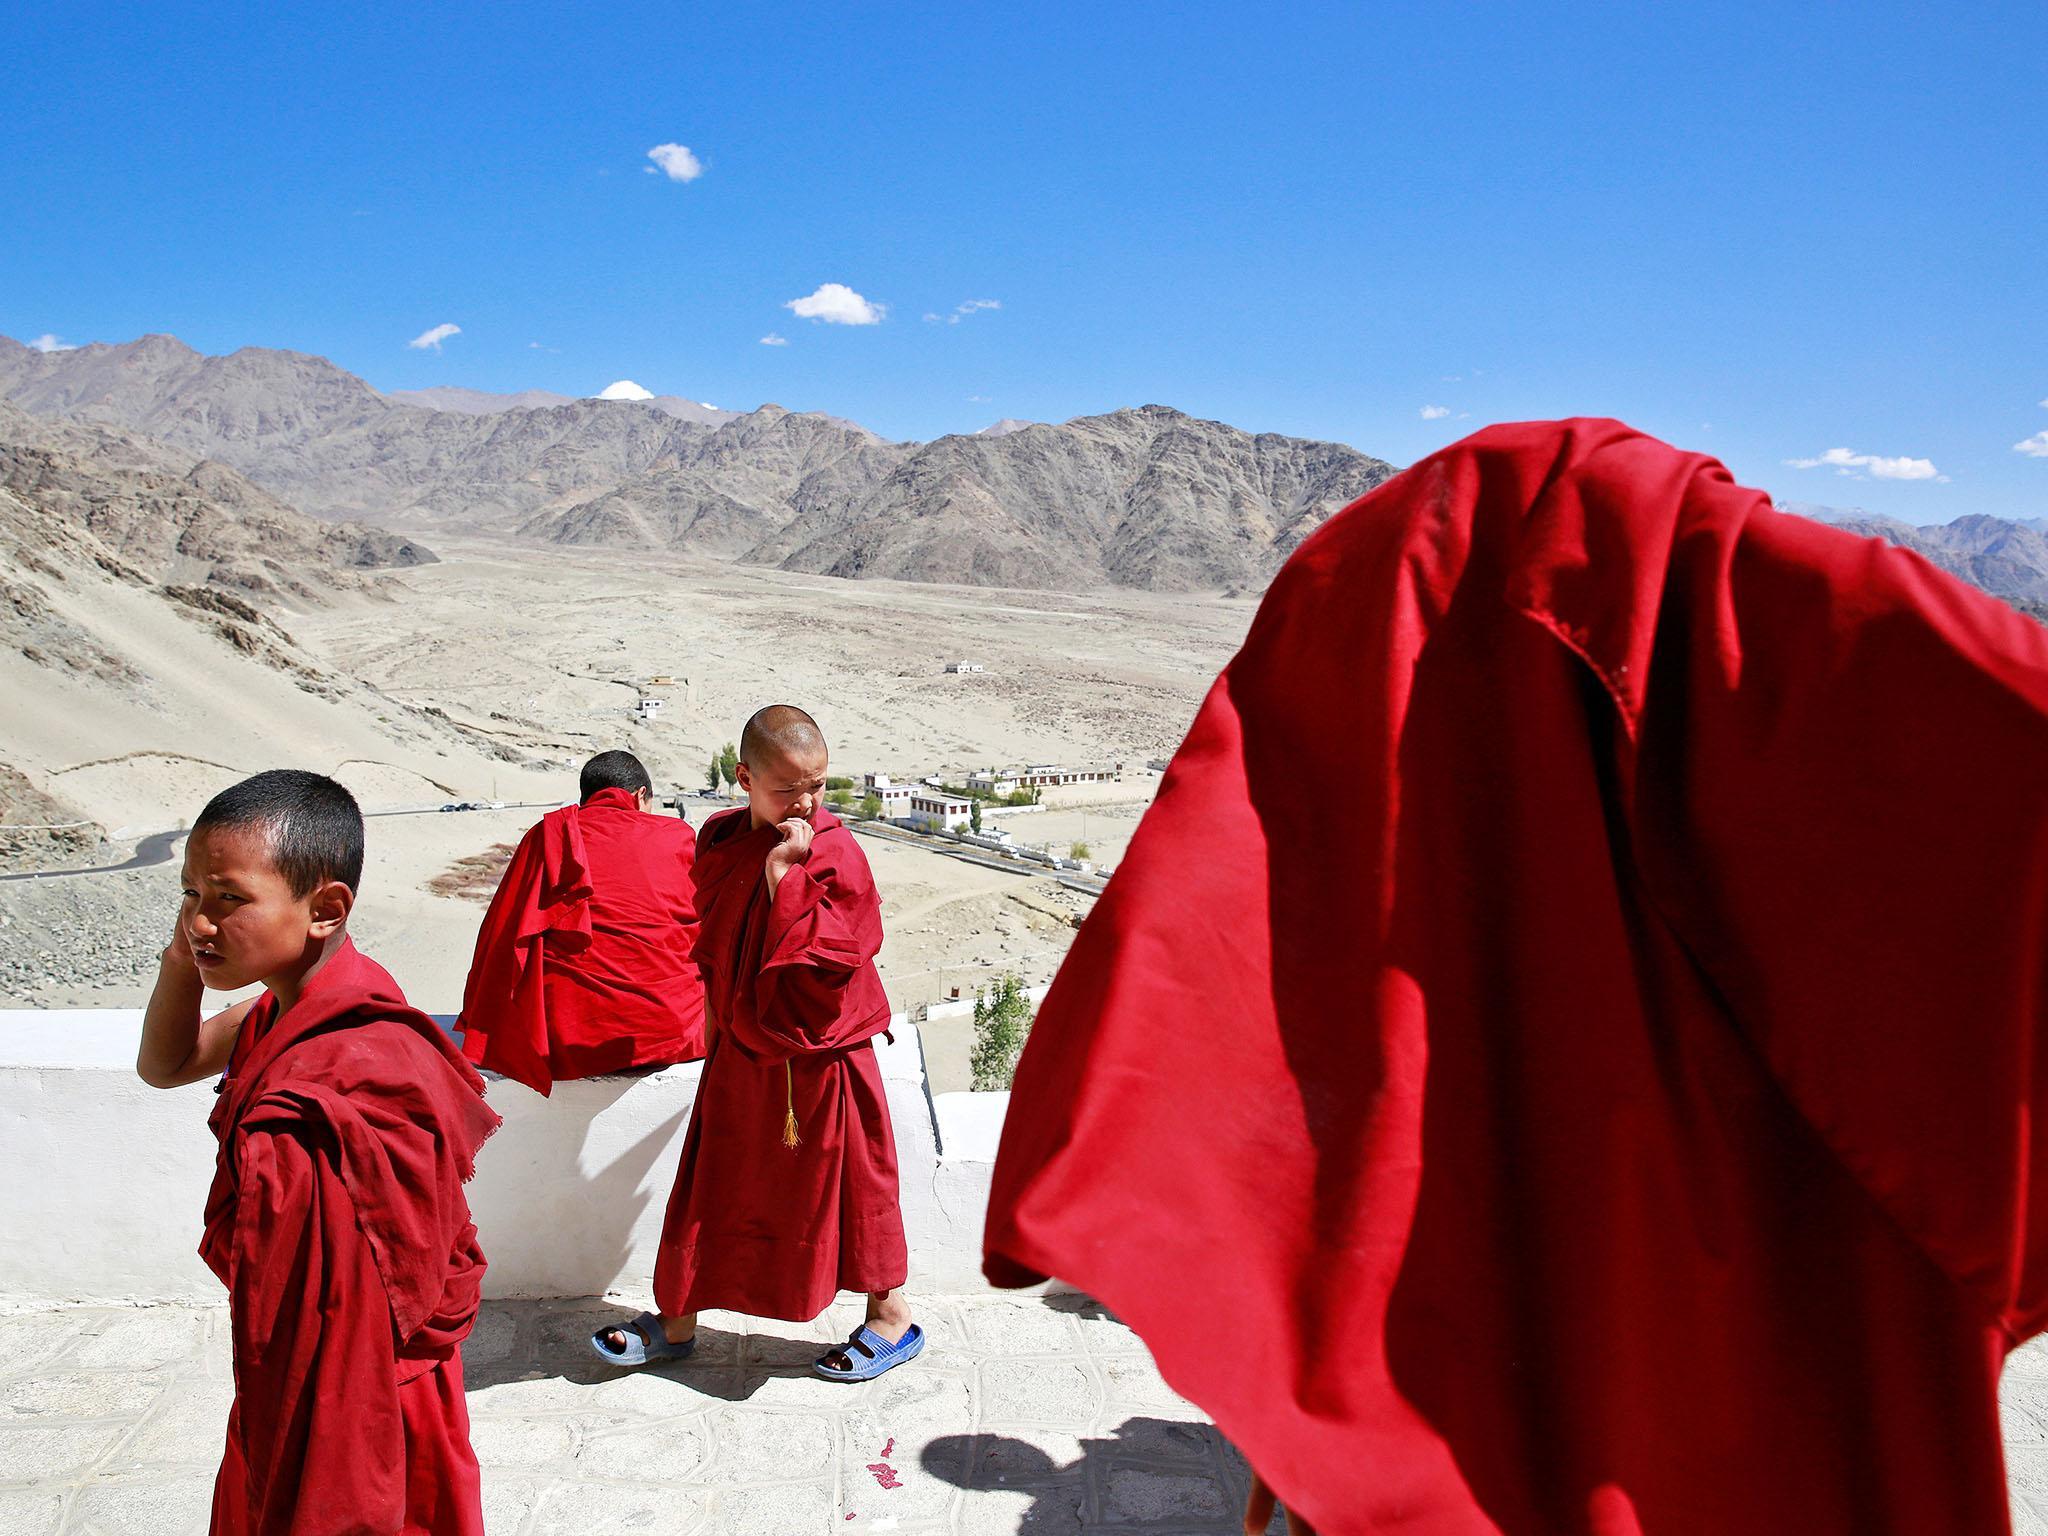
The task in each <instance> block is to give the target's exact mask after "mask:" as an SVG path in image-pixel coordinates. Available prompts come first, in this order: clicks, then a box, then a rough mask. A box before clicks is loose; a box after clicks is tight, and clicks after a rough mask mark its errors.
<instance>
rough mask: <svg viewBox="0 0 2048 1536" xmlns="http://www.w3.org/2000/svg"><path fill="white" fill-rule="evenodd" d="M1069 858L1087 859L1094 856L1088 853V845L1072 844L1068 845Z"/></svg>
mask: <svg viewBox="0 0 2048 1536" xmlns="http://www.w3.org/2000/svg"><path fill="white" fill-rule="evenodd" d="M1067 857H1068V858H1070V859H1086V858H1091V857H1093V855H1092V854H1090V853H1089V852H1088V845H1087V844H1086V843H1083V842H1072V843H1069V844H1067Z"/></svg>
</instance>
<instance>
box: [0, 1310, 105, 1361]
mask: <svg viewBox="0 0 2048 1536" xmlns="http://www.w3.org/2000/svg"><path fill="white" fill-rule="evenodd" d="M98 1315H99V1314H97V1313H94V1312H87V1311H85V1310H83V1309H73V1310H69V1311H61V1312H28V1313H17V1314H13V1315H10V1316H0V1376H14V1375H20V1374H23V1373H26V1372H30V1371H34V1370H37V1369H39V1368H40V1367H41V1366H42V1364H43V1363H44V1362H45V1361H46V1360H49V1359H51V1358H52V1357H53V1356H55V1355H58V1354H60V1353H62V1352H64V1351H65V1350H68V1349H69V1348H70V1347H71V1346H72V1345H74V1344H76V1343H77V1342H78V1340H79V1339H81V1338H83V1337H84V1336H85V1331H86V1329H87V1328H89V1327H90V1326H92V1324H93V1322H94V1321H95V1319H96V1318H97V1317H98Z"/></svg>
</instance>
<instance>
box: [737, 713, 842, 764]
mask: <svg viewBox="0 0 2048 1536" xmlns="http://www.w3.org/2000/svg"><path fill="white" fill-rule="evenodd" d="M824 750H825V733H824V732H823V731H821V730H819V729H818V722H817V721H815V720H813V719H812V718H811V717H810V716H809V715H807V714H805V713H804V712H803V711H802V710H800V709H798V708H797V707H796V706H795V705H794V704H770V705H769V706H768V707H767V708H766V709H757V710H755V711H754V714H753V717H752V718H751V719H750V720H748V721H747V727H746V729H745V730H743V731H741V732H740V761H741V762H743V763H745V764H746V765H747V766H748V767H749V768H751V769H753V770H754V771H756V772H757V773H758V772H759V771H760V770H761V769H763V768H766V767H769V766H771V765H773V764H776V763H789V762H796V761H798V760H800V759H803V758H807V757H811V756H814V755H818V754H822V753H823V752H824Z"/></svg>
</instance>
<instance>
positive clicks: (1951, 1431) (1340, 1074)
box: [986, 421, 2048, 1536]
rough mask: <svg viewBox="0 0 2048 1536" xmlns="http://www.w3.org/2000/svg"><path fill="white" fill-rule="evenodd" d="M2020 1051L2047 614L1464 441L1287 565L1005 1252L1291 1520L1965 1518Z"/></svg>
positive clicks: (1571, 447) (1120, 913) (1033, 1141)
mask: <svg viewBox="0 0 2048 1536" xmlns="http://www.w3.org/2000/svg"><path fill="white" fill-rule="evenodd" d="M2044 1048H2048V629H2044V628H2043V627H2042V626H2041V625H2039V624H2036V623H2034V622H2033V621H2032V620H2030V619H2027V618H2024V617H2022V616H2021V615H2019V614H2017V613H2015V612H2014V611H2013V610H2012V609H2011V608H2009V607H2007V606H2005V605H2004V604H2003V603H2000V602H1998V601H1997V600H1996V599H1994V598H1991V597H1988V596H1987V595H1985V594H1984V593H1983V592H1980V591H1977V590H1975V589H1973V588H1971V587H1968V586H1965V585H1964V584H1963V583H1962V582H1960V581H1958V580H1956V579H1954V578H1953V577H1950V576H1948V575H1945V574H1943V573H1942V572H1940V571H1938V570H1936V569H1935V568H1934V567H1933V566H1931V565H1929V564H1928V563H1927V562H1925V561H1924V560H1921V559H1920V558H1919V557H1918V556H1916V555H1912V554H1908V553H1906V552H1904V551H1901V550H1898V549H1894V548H1891V547H1889V546H1887V545H1885V544H1882V543H1879V542H1878V541H1877V540H1874V539H1858V538H1854V537H1852V536H1851V535H1849V534H1847V533H1844V532H1842V531H1840V530H1837V529H1832V528H1827V527H1823V526H1821V525H1820V524H1817V523H1812V522H1808V521H1807V520H1806V519H1804V518H1800V517H1793V516H1788V515H1786V514H1784V513H1781V512H1778V511H1775V510H1773V509H1772V507H1771V504H1770V499H1769V498H1768V497H1767V496H1765V495H1764V494H1763V493H1762V492H1760V491H1753V490H1744V489H1743V488H1742V487H1740V486H1738V485H1737V484H1736V483H1735V482H1734V480H1733V479H1732V478H1731V477H1730V476H1729V474H1728V472H1727V471H1726V470H1725V469H1723V468H1722V467H1721V466H1720V465H1719V464H1717V463H1715V462H1714V461H1713V460H1712V459H1709V458H1706V457H1703V456H1701V455H1697V454H1689V453H1681V452H1679V451H1678V450H1677V449H1675V448H1671V447H1668V446H1667V445H1665V444H1663V443H1660V442H1657V441H1655V440H1654V439H1652V438H1649V437H1645V436H1644V435H1643V434H1641V433H1639V432H1634V431H1631V430H1629V429H1628V428H1627V427H1625V426H1623V425H1622V424H1621V423H1619V422H1613V421H1571V422H1541V423H1526V424H1522V425H1517V426H1502V427H1494V428H1490V429H1488V430H1487V431H1484V432H1481V433H1479V434H1478V435H1477V436H1475V437H1472V438H1470V439H1468V440H1466V441H1465V442H1462V443H1459V444H1456V445H1455V446H1453V447H1451V448H1448V449H1446V450H1444V451H1443V452H1441V453H1438V454H1436V455H1434V456H1432V457H1430V458H1428V459H1425V460H1424V461H1423V462H1422V463H1420V464H1418V465H1416V466H1415V467H1414V468H1412V469H1410V470H1408V471H1407V472H1406V473H1405V474H1403V475H1401V476H1399V477H1398V478H1396V479H1394V480H1392V481H1389V482H1388V483H1387V484H1386V485H1384V486H1382V487H1380V488H1379V489H1378V490H1377V491H1374V492H1373V493H1372V494H1371V495H1369V496H1367V497H1366V498H1364V499H1363V500H1362V501H1360V502H1358V503H1356V504H1355V505H1353V506H1352V507H1350V508H1349V509H1348V510H1346V511H1344V512H1342V513H1340V514H1339V515H1337V516H1336V517H1334V518H1332V519H1331V520H1330V522H1329V523H1328V525H1327V526H1325V527H1324V528H1323V529H1321V530H1320V531H1319V532H1318V533H1317V534H1316V535H1315V536H1314V537H1313V538H1311V539H1309V540H1308V541H1307V542H1306V543H1304V544H1303V545H1302V546H1301V548H1300V549H1299V550H1298V551H1296V553H1295V554H1294V556H1293V558H1292V559H1290V560H1289V561H1288V563H1287V566H1286V568H1285V569H1284V570H1282V571H1281V573H1280V575H1279V576H1278V578H1277V579H1276V580H1275V581H1274V583H1273V587H1272V590H1271V591H1270V592H1269V593H1268V594H1267V597H1266V600H1265V602H1264V603H1263V604H1262V605H1261V606H1260V609H1259V614H1258V617H1257V619H1256V620H1255V621H1254V622H1253V624H1252V628H1251V633H1250V635H1249V636H1248V638H1247V639H1246V641H1245V645H1244V648H1243V649H1242V650H1241V651H1240V652H1239V653H1238V654H1237V656H1236V658H1235V659H1234V660H1232V662H1231V663H1230V665H1229V667H1228V668H1227V669H1226V670H1225V672H1224V674H1223V676H1222V677H1221V678H1219V679H1218V680H1217V682H1216V685H1215V687H1214V688H1213V689H1212V690H1211V691H1210V693H1209V696H1208V698H1207V700H1206V702H1205V703H1204V704H1203V706H1202V709H1201V713H1200V714H1199V715H1198V716H1197V718H1196V720H1195V723H1194V727H1193V729H1192V730H1191V731H1190V732H1189V734H1188V738H1187V741H1186V743H1185V744H1184V745H1183V746H1182V747H1181V749H1180V751H1179V752H1178V753H1177V754H1176V756H1175V758H1174V761H1173V765H1172V767H1171V768H1170V769H1169V770H1168V772H1167V775H1166V778H1165V780H1164V782H1163V783H1162V784H1161V786H1160V791H1159V798H1158V802H1157V803H1156V804H1155V805H1154V806H1153V807H1152V809H1151V811H1150V812H1148V813H1147V815H1146V817H1145V820H1144V823H1143V825H1142V826H1141V827H1140V828H1139V829H1138V834H1137V836H1136V838H1135V839H1134V840H1133V841H1132V844H1131V847H1130V851H1129V854H1128V856H1127V857H1126V858H1125V859H1124V861H1123V862H1122V864H1121V865H1120V866H1119V868H1118V871H1117V875H1116V878H1115V879H1114V880H1113V881H1111V882H1110V886H1109V889H1108V891H1107V892H1106V893H1105V894H1104V896H1103V898H1102V900H1101V902H1100V903H1099V904H1098V905H1097V907H1096V909H1095V911H1094V913H1093V914H1092V915H1091V916H1090V917H1089V919H1088V922H1087V925H1086V926H1085V927H1084V928H1083V929H1082V931H1081V934H1080V936H1079V937H1078V938H1077V940H1076V941H1075V944H1074V948H1073V952H1072V953H1071V954H1070V955H1069V956H1068V958H1067V961H1066V964H1065V965H1064V966H1063V967H1062V968H1061V970H1060V974H1059V977H1058V980H1057V981H1056V982H1055V983H1054V986H1053V989H1052V992H1051V995H1050V996H1048V997H1047V999H1046V1001H1045V1006H1044V1008H1043V1009H1042V1011H1041V1012H1040V1015H1039V1019H1038V1022H1037V1024H1036V1026H1035V1027H1034V1029H1033V1030H1032V1034H1031V1040H1030V1044H1029V1046H1028V1047H1027V1048H1026V1049H1025V1052H1024V1058H1023V1061H1022V1063H1021V1065H1020V1066H1019V1068H1018V1071H1017V1081H1016V1091H1015V1093H1014V1094H1013V1096H1012V1098H1011V1102H1010V1113H1009V1118H1008V1120H1007V1122H1006V1123H1005V1125H1004V1128H1003V1141H1002V1149H1001V1152H1000V1154H999V1155H998V1157H997V1159H996V1167H995V1179H994V1187H993V1190H992V1192H991V1196H990V1203H989V1214H988V1228H987V1240H986V1241H987V1251H986V1269H987V1273H988V1275H989V1277H990V1279H992V1280H994V1281H995V1282H996V1283H997V1284H1000V1285H1015V1284H1020V1283H1023V1282H1026V1281H1029V1280H1032V1279H1035V1278H1037V1277H1039V1276H1042V1275H1046V1274H1057V1275H1059V1276H1060V1277H1062V1278H1063V1279H1066V1280H1068V1281H1071V1282H1073V1283H1074V1284H1076V1285H1078V1286H1080V1287H1081V1288H1083V1289H1084V1290H1086V1291H1088V1292H1089V1293H1090V1294H1092V1295H1095V1296H1097V1297H1099V1298H1100V1299H1101V1300H1102V1302H1103V1303H1104V1304H1105V1305H1106V1306H1108V1307H1109V1308H1110V1309H1111V1310H1112V1311H1114V1312H1115V1313H1116V1314H1117V1315H1118V1316H1120V1317H1122V1318H1124V1319H1125V1320H1126V1321H1127V1322H1129V1323H1130V1325H1131V1326H1132V1327H1133V1328H1134V1329H1135V1330H1136V1331H1137V1332H1138V1334H1139V1335H1140V1336H1141V1337H1142V1338H1143V1339H1144V1340H1145V1342H1146V1344H1147V1345H1149V1346H1150V1348H1151V1350H1152V1353H1153V1355H1154V1357H1155V1358H1156V1359H1157V1361H1158V1363H1159V1369H1160V1371H1161V1373H1162V1374H1163V1375H1164V1376H1165V1377H1166V1379H1167V1381H1168V1382H1170V1383H1171V1384H1172V1385H1173V1386H1174V1387H1175V1388H1176V1389H1178V1390H1179V1391H1180V1392H1182V1393H1183V1394H1185V1395H1186V1396H1187V1397H1189V1398H1191V1399H1193V1400H1194V1401H1195V1402H1196V1403H1199V1404H1200V1405H1201V1406H1202V1407H1203V1408H1204V1409H1206V1410H1207V1411H1208V1412H1209V1413H1210V1414H1211V1415H1212V1416H1213V1417H1214V1419H1215V1421H1216V1423H1217V1425H1218V1426H1219V1427H1220V1428H1221V1429H1222V1430H1223V1432H1224V1433H1225V1434H1227V1435H1228V1436H1230V1438H1231V1439H1233V1440H1234V1441H1235V1442H1236V1443H1237V1444H1238V1446H1239V1447H1240V1448H1241V1449H1242V1450H1243V1451H1244V1453H1245V1454H1246V1456H1247V1457H1248V1458H1249V1460H1250V1462H1251V1464H1252V1466H1253V1467H1255V1468H1256V1469H1257V1470H1258V1472H1259V1473H1261V1474H1263V1477H1264V1479H1265V1482H1266V1483H1267V1484H1268V1485H1269V1486H1270V1487H1271V1488H1272V1489H1275V1490H1277V1491H1278V1493H1279V1495H1280V1497H1281V1498H1282V1500H1283V1501H1284V1502H1285V1504H1286V1506H1287V1508H1288V1510H1289V1512H1290V1514H1291V1515H1293V1516H1295V1517H1296V1520H1297V1524H1298V1523H1299V1522H1300V1520H1301V1519H1303V1518H1305V1519H1306V1521H1307V1523H1308V1524H1309V1525H1310V1526H1312V1527H1313V1528H1314V1529H1315V1530H1317V1531H1319V1532H1321V1533H1323V1536H1354V1533H1357V1536H1365V1533H1379V1532H1388V1531H1400V1532H1402V1533H1404V1536H1645V1533H1649V1536H1672V1533H1676V1536H1695V1533H1698V1536H1723V1533H1727V1536H1733V1533H1737V1532H1740V1533H1742V1536H1993V1533H2000V1532H2003V1531H2005V1530H2006V1528H2007V1493H2006V1486H2005V1478H2004V1476H2003V1469H2002V1466H2001V1456H2000V1442H1999V1422H1998V1382H1999V1365H2000V1362H2001V1360H2002V1359H2003V1358H2004V1356H2005V1354H2006V1352H2007V1351H2008V1350H2010V1349H2011V1348H2012V1347H2013V1346H2014V1345H2015V1344H2017V1343H2018V1342H2019V1341H2021V1340H2023V1339H2025V1338H2027V1337H2029V1336H2030V1335H2033V1334H2037V1333H2039V1332H2041V1331H2042V1330H2043V1328H2044V1327H2048V1136H2043V1135H2042V1134H2041V1130H2042V1126H2043V1125H2044V1124H2048V1072H2044V1071H2043V1065H2042V1064H2043V1062H2044V1061H2048V1049H2044ZM1269 1510H1270V1506H1269V1505H1268V1504H1267V1502H1266V1500H1265V1499H1264V1498H1263V1497H1261V1498H1259V1499H1257V1500H1255V1501H1254V1503H1253V1507H1252V1510H1251V1516H1252V1519H1253V1521H1254V1522H1255V1524H1256V1527H1257V1528H1259V1529H1263V1528H1264V1524H1265V1522H1264V1518H1263V1517H1264V1516H1265V1515H1266V1514H1267V1513H1269Z"/></svg>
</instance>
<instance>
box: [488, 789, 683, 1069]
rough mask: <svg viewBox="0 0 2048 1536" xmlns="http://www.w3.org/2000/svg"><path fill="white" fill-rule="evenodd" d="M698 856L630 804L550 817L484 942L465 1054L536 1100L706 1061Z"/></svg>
mask: <svg viewBox="0 0 2048 1536" xmlns="http://www.w3.org/2000/svg"><path fill="white" fill-rule="evenodd" d="M695 850H696V838H695V836H694V835H693V834H692V833H691V831H690V828H689V824H688V823H687V822H685V821H683V820H681V819H680V818H674V817H668V816H651V815H648V814H647V813H646V812H644V811H642V810H641V809H640V808H639V805H638V804H637V803H636V801H635V800H634V797H633V795H632V793H631V792H630V791H628V790H623V789H604V790H599V791H598V792H597V793H596V794H594V795H592V796H591V797H590V798H589V799H588V800H586V801H585V802H584V803H583V804H582V805H569V806H564V807H562V809H560V810H558V811H550V812H549V813H548V814H547V815H545V816H543V817H542V818H541V819H540V821H539V822H537V823H536V824H535V825H534V826H533V827H532V828H531V829H530V830H529V831H528V832H527V834H526V836H525V837H524V838H523V839H521V840H520V844H519V849H518V851H517V852H516V853H514V854H513V855H512V862H511V864H510V865H509V866H508V867H507V868H506V870H505V877H504V879H503V880H501V881H500V882H499V884H498V894H497V895H496V896H495V897H493V898H492V899H491V909H490V911H489V912H487V913H485V914H484V923H483V928H482V930H481V931H479V932H478V934H477V937H476V958H475V959H474V960H472V961H471V962H470V967H469V983H468V985H467V986H466V987H465V988H464V989H463V995H462V1049H463V1054H465V1055H466V1056H468V1057H469V1059H470V1060H471V1061H473V1062H476V1063H478V1064H479V1065H481V1066H484V1067H488V1068H489V1069H490V1070H491V1071H493V1072H501V1073H503V1074H504V1075H505V1076H506V1077H510V1078H516V1079H517V1080H518V1081H520V1082H522V1083H524V1084H526V1086H527V1087H529V1088H531V1089H533V1090H534V1091H535V1092H536V1093H541V1094H546V1093H547V1092H549V1090H550V1089H552V1088H553V1087H554V1085H555V1083H556V1081H557V1080H558V1079H560V1080H566V1079H569V1078H576V1077H593V1076H595V1075H597V1074H598V1073H600V1072H622V1071H624V1070H626V1069H627V1068H629V1067H644V1066H651V1065H655V1064H657V1063H659V1064H664V1065H665V1064H667V1063H670V1062H678V1061H695V1060H696V1059H697V1058H698V1057H700V1056H702V1055H703V1054H704V985H703V982H702V981H700V980H699V979H698V975H697V967H696V964H695V963H694V961H693V960H692V959H691V951H692V949H693V948H694V946H695V943H696V937H697V909H696V905H695V896H694V894H693V889H692V884H691V878H690V864H691V860H692V858H693V857H694V854H695Z"/></svg>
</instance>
